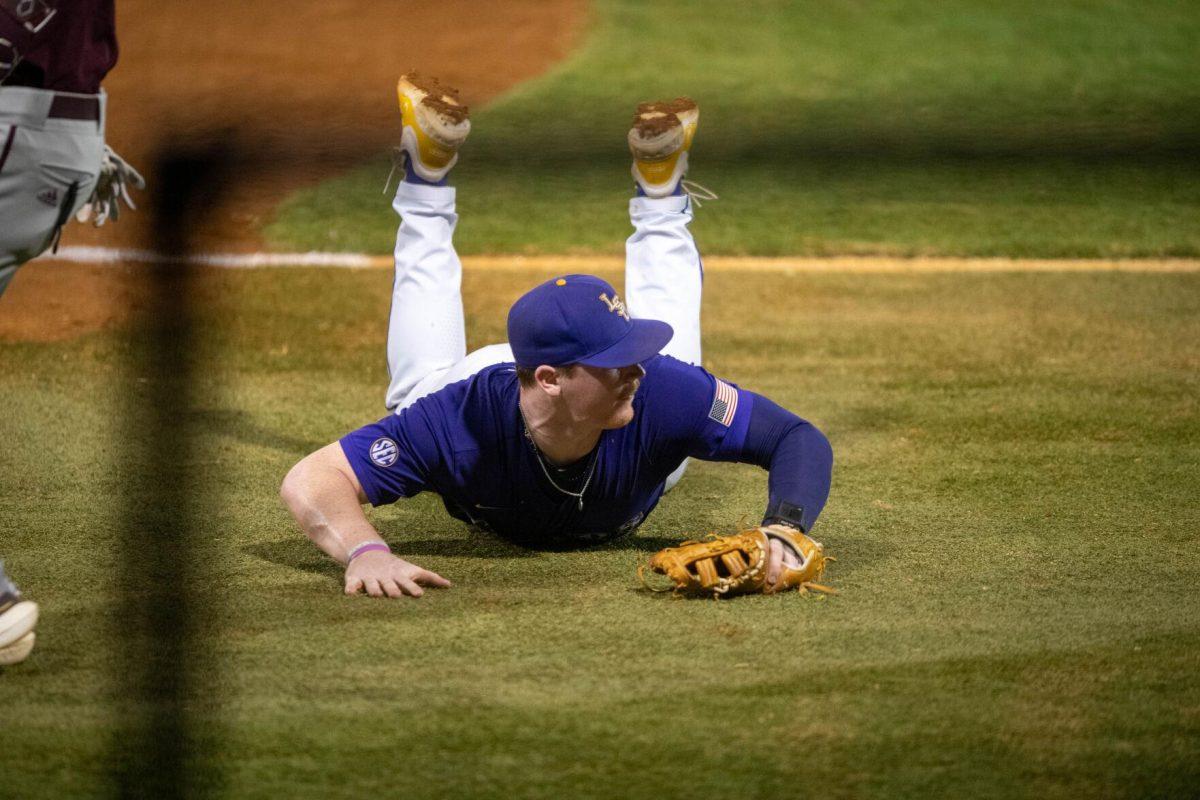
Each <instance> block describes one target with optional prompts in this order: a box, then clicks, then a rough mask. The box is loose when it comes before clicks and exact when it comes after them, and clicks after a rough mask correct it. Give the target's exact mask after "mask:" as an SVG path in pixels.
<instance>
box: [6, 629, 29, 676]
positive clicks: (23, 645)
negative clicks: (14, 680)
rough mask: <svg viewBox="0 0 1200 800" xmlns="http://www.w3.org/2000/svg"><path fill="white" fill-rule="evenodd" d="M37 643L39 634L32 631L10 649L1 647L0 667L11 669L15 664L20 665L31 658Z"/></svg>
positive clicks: (10, 646) (11, 645)
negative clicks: (30, 655)
mask: <svg viewBox="0 0 1200 800" xmlns="http://www.w3.org/2000/svg"><path fill="white" fill-rule="evenodd" d="M35 641H37V634H36V633H34V632H33V631H30V632H29V633H27V634H25V635H24V636H22V637H21V638H20V639H17V640H16V641H15V642H13V643H12V644H10V645H9V646H8V647H0V667H11V666H12V665H13V664H20V663H21V662H22V661H24V660H25V659H27V658H29V654H30V653H32V652H33V643H34V642H35Z"/></svg>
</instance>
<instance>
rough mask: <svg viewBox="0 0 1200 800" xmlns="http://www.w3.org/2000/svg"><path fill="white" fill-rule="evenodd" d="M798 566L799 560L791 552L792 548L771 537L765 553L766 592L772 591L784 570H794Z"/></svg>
mask: <svg viewBox="0 0 1200 800" xmlns="http://www.w3.org/2000/svg"><path fill="white" fill-rule="evenodd" d="M799 566H800V559H799V558H797V557H796V554H795V553H794V552H792V548H790V547H788V546H787V545H786V544H784V543H783V542H782V541H780V540H779V539H776V538H774V537H771V544H770V548H769V550H768V553H767V591H774V589H775V585H776V584H777V583H779V578H780V576H782V575H783V570H784V569H785V568H787V569H794V568H797V567H799Z"/></svg>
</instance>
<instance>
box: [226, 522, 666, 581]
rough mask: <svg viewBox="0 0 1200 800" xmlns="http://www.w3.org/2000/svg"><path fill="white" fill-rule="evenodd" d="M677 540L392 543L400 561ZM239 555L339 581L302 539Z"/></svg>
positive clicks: (335, 567) (337, 569) (660, 544)
mask: <svg viewBox="0 0 1200 800" xmlns="http://www.w3.org/2000/svg"><path fill="white" fill-rule="evenodd" d="M677 544H679V540H676V539H667V538H662V537H656V536H655V537H651V536H628V537H625V538H623V539H619V540H616V541H611V542H605V543H603V544H599V545H593V546H591V547H577V548H564V547H554V546H547V547H541V548H533V547H522V546H521V545H519V544H515V543H513V542H509V541H507V540H505V539H502V538H500V537H498V536H493V535H491V534H488V533H483V532H469V535H468V536H467V537H464V538H456V539H406V540H399V541H394V542H392V546H393V547H394V548H395V550H396V553H397V555H400V556H402V557H404V558H408V557H410V556H411V557H413V558H422V557H425V556H437V557H441V558H533V557H535V556H536V555H537V554H538V553H539V552H563V551H568V550H571V549H574V550H578V551H580V552H589V553H595V552H621V551H633V552H647V553H648V552H654V551H656V550H661V549H662V548H664V547H673V546H675V545H677ZM242 552H244V553H248V554H250V555H252V556H255V557H256V558H261V559H263V560H264V561H270V562H271V563H272V564H278V565H279V566H281V567H288V568H289V569H295V570H300V571H301V572H308V573H310V574H313V575H320V576H321V577H325V578H331V579H334V580H337V581H341V576H342V567H341V565H340V564H338V563H337V562H336V561H334V560H333V559H331V558H328V557H327V556H326V555H325V554H324V553H322V552H321V551H320V550H318V549H317V548H316V546H315V545H313V544H312V543H310V542H309V541H308V540H306V539H305V538H304V537H303V536H301V535H299V534H297V535H296V536H289V537H287V538H285V539H278V540H276V541H273V542H263V543H261V544H251V545H246V546H245V547H243V548H242Z"/></svg>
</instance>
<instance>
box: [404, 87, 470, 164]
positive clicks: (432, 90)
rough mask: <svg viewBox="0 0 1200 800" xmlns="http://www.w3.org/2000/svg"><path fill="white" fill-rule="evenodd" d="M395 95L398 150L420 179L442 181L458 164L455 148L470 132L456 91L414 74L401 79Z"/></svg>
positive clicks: (465, 111) (463, 108) (467, 115)
mask: <svg viewBox="0 0 1200 800" xmlns="http://www.w3.org/2000/svg"><path fill="white" fill-rule="evenodd" d="M396 96H397V98H398V100H399V102H400V121H401V125H402V130H401V133H400V150H401V151H402V152H403V153H404V155H405V156H406V157H407V158H408V160H409V163H410V164H411V165H412V169H413V172H415V173H417V175H419V176H420V177H421V178H423V179H424V180H427V181H430V182H431V183H436V182H438V181H440V180H442V179H443V178H445V177H446V175H447V173H449V172H450V170H451V169H453V168H454V165H455V164H457V163H458V148H459V147H460V146H462V143H463V142H465V141H466V140H467V134H469V133H470V132H471V120H470V118H469V117H470V114H469V110H468V109H467V107H466V106H465V105H463V104H462V103H460V102H459V100H458V90H457V89H451V88H450V87H448V86H443V85H442V84H441V83H440V82H439V81H438V79H437V78H426V77H424V76H422V75H418V74H417V73H415V72H410V73H408V74H406V75H401V76H400V80H399V82H397V84H396Z"/></svg>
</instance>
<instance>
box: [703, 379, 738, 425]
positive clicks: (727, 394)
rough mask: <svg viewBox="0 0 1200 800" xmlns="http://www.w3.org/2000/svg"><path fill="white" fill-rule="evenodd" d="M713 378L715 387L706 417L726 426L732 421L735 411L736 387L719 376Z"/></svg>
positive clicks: (736, 402)
mask: <svg viewBox="0 0 1200 800" xmlns="http://www.w3.org/2000/svg"><path fill="white" fill-rule="evenodd" d="M715 380H716V382H717V388H716V390H715V391H714V392H713V401H712V407H711V408H709V410H708V418H709V419H711V420H712V421H713V422H719V423H720V424H722V425H724V426H725V427H726V428H728V427H729V425H730V423H732V422H733V415H734V414H736V413H737V404H738V393H737V389H735V388H733V387H732V386H730V385H729V384H728V383H726V382H725V381H723V380H721V379H720V378H716V379H715Z"/></svg>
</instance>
